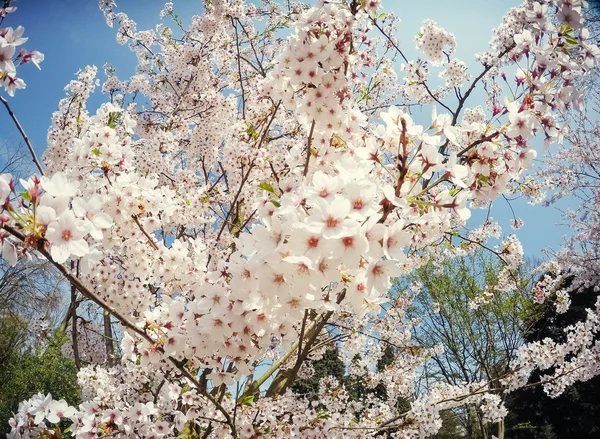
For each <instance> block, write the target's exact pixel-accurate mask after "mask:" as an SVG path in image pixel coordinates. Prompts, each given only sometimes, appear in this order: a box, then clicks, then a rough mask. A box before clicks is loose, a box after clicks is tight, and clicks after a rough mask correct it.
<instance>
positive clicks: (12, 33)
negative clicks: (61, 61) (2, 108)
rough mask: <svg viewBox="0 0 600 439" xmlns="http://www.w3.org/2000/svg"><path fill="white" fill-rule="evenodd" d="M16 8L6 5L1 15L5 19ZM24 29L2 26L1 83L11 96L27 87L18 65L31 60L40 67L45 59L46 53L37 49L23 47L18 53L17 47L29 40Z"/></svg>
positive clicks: (0, 38)
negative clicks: (18, 71)
mask: <svg viewBox="0 0 600 439" xmlns="http://www.w3.org/2000/svg"><path fill="white" fill-rule="evenodd" d="M8 3H10V2H8ZM16 9H17V8H16V7H15V6H7V7H4V8H2V15H0V17H2V19H4V17H6V16H7V15H8V14H11V13H13V12H15V11H16ZM24 31H25V29H24V28H23V26H18V27H17V28H16V29H13V28H12V27H0V85H2V86H3V87H4V90H5V91H6V92H7V93H8V95H9V96H14V95H15V91H16V90H18V89H20V88H25V81H23V80H22V79H21V78H19V77H17V67H18V66H20V65H22V64H27V63H29V62H31V63H33V64H35V66H36V67H37V68H38V69H39V68H40V63H41V62H42V61H43V60H44V55H43V54H42V53H40V52H38V51H37V50H33V51H31V52H28V51H27V50H25V49H23V48H21V49H19V51H18V53H17V48H18V47H19V46H21V45H23V44H24V43H25V42H27V38H25V37H23V33H24Z"/></svg>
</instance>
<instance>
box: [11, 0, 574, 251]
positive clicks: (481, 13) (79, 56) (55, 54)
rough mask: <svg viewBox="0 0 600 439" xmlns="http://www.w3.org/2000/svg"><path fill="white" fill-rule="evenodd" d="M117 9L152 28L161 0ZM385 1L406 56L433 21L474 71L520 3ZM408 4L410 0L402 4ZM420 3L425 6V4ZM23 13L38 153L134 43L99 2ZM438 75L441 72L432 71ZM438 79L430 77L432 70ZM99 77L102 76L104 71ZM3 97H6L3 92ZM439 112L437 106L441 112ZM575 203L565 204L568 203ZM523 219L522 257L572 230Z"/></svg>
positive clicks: (127, 69) (23, 72) (27, 121)
mask: <svg viewBox="0 0 600 439" xmlns="http://www.w3.org/2000/svg"><path fill="white" fill-rule="evenodd" d="M117 4H118V6H119V10H121V11H125V12H126V13H127V14H129V16H130V17H131V18H132V19H134V20H135V21H136V22H137V23H138V29H148V28H153V27H154V26H155V24H156V23H157V22H158V20H159V16H158V14H159V12H160V10H161V9H162V6H163V4H164V2H163V1H162V0H120V1H119V0H117ZM383 4H384V6H386V7H388V8H390V7H393V8H395V11H396V13H397V14H398V15H399V16H400V18H401V19H402V22H401V24H400V30H399V33H398V35H397V36H398V37H399V39H400V45H401V48H402V49H403V50H404V51H405V54H406V56H407V57H408V59H416V58H417V57H418V53H417V51H416V50H415V47H414V41H413V39H414V35H415V34H416V33H417V31H418V29H419V27H420V26H421V23H422V22H423V20H424V19H426V18H430V19H433V20H435V21H437V22H438V24H439V25H440V26H442V27H444V28H445V29H447V30H448V31H450V32H453V33H454V34H455V36H456V40H457V50H456V56H457V57H458V58H460V59H462V60H463V61H465V62H466V63H467V64H468V65H469V66H472V67H473V70H472V72H471V73H472V74H474V75H477V74H478V72H479V68H478V67H477V64H476V63H475V62H474V61H473V54H475V53H477V52H483V51H485V50H487V48H488V42H489V39H490V35H491V29H492V28H493V27H496V26H497V25H498V24H499V23H500V20H501V17H502V15H503V14H504V13H505V12H506V11H507V10H508V9H509V8H510V7H511V6H515V5H517V4H518V2H517V1H514V0H502V1H490V0H463V1H460V2H457V1H451V0H427V1H423V2H420V3H414V2H410V5H411V6H410V7H408V6H396V5H398V4H400V2H399V1H397V0H384V2H383ZM401 4H402V5H408V4H409V2H402V3H401ZM421 4H422V6H421ZM16 5H17V6H18V8H19V9H18V11H17V12H16V13H15V14H13V15H11V16H9V17H8V18H7V19H6V20H5V22H4V25H5V26H13V27H16V26H18V25H23V26H24V27H25V36H27V37H29V41H28V42H27V43H26V44H25V46H24V47H25V48H27V49H28V50H38V51H40V52H42V53H44V55H45V57H46V59H45V61H44V62H43V63H42V64H41V67H42V70H41V71H38V70H37V69H36V68H35V67H34V66H33V65H26V66H22V67H21V68H20V69H19V74H20V76H21V77H23V79H24V80H25V81H26V83H27V88H26V89H25V90H18V91H17V93H16V96H15V97H14V98H12V99H9V101H10V103H11V106H12V107H13V110H14V111H15V113H16V114H17V117H18V118H19V119H20V121H21V124H22V125H23V127H24V128H25V130H26V131H27V133H28V135H29V137H30V138H31V141H32V143H33V145H34V147H35V148H36V150H37V152H38V154H39V155H40V156H41V154H42V153H43V151H44V149H45V139H46V130H47V128H48V126H49V125H50V117H51V115H52V112H53V111H54V110H55V109H56V106H57V104H58V101H59V100H60V99H61V98H62V97H64V90H63V89H64V87H65V85H66V84H67V83H68V82H69V81H70V80H71V79H73V78H74V75H75V73H76V72H77V70H79V69H81V68H83V67H85V66H86V65H88V64H94V65H96V66H98V68H99V71H101V69H102V66H103V65H104V64H105V63H107V62H110V63H112V64H113V65H114V66H115V67H116V69H117V75H118V76H119V77H120V78H121V79H125V78H127V77H129V76H130V75H131V74H133V73H134V69H135V57H134V55H133V53H132V52H130V50H129V48H128V47H126V46H120V45H119V44H117V43H116V41H115V35H116V29H114V28H113V29H111V28H109V27H108V26H107V25H106V22H105V20H104V17H103V15H102V13H101V12H100V10H99V9H98V2H97V0H60V1H58V0H55V1H48V0H20V1H17V2H16ZM174 5H175V11H176V12H177V14H178V15H179V16H180V17H181V18H182V19H183V20H184V23H185V22H189V20H190V18H191V16H192V15H200V14H201V12H202V6H201V2H200V1H199V0H174ZM432 72H436V73H437V70H432ZM432 76H433V75H432ZM100 78H101V79H102V75H100ZM0 93H2V95H3V96H6V94H5V93H4V92H0ZM482 96H483V95H482V94H481V93H479V94H477V93H474V94H473V95H472V98H471V102H470V105H472V106H474V105H477V104H480V103H482V102H483V98H482ZM102 101H103V96H102V95H101V93H100V92H99V91H98V92H97V93H96V95H95V97H94V98H93V99H92V100H91V101H90V104H91V105H90V106H91V108H90V110H93V107H94V106H97V105H98V104H99V103H101V102H102ZM0 110H2V111H0V141H4V140H7V139H8V140H11V141H14V142H15V143H17V142H18V141H19V139H20V138H19V135H18V133H17V132H16V130H15V129H14V127H13V125H12V123H11V121H10V119H9V118H8V116H7V114H6V112H5V111H4V108H0ZM419 111H420V110H418V109H417V110H416V111H415V113H416V114H415V119H416V120H423V121H424V122H425V121H428V120H430V119H429V118H430V108H429V107H427V108H424V109H423V112H422V114H419ZM439 111H440V109H438V112H439ZM569 204H571V207H575V203H573V202H571V203H568V202H567V203H562V204H561V206H562V207H565V206H568V205H569ZM513 209H514V210H515V213H516V215H517V216H518V217H521V218H523V220H524V221H525V227H524V228H523V229H522V230H520V231H519V232H518V233H517V235H518V236H519V238H520V239H521V241H522V242H523V244H524V247H525V254H526V255H530V256H539V255H540V250H541V249H542V248H544V247H548V246H551V247H553V248H554V249H557V248H558V247H559V245H560V243H561V242H562V236H563V235H565V234H567V233H568V232H569V229H568V228H566V227H558V226H556V223H558V222H560V214H559V213H558V212H557V211H556V209H555V208H553V207H551V208H542V207H541V206H538V207H535V208H532V207H531V206H528V205H527V204H526V202H524V201H521V200H519V201H515V202H513ZM486 215H487V211H474V212H473V217H474V220H475V221H474V223H480V222H481V221H482V220H483V219H485V217H486ZM491 216H493V217H494V218H495V219H497V220H498V221H500V224H501V225H502V226H503V228H504V231H505V233H510V232H511V230H510V228H509V222H508V221H509V219H510V218H512V213H511V211H510V208H509V206H508V204H507V203H506V202H505V201H504V200H502V199H500V200H498V201H497V202H496V205H495V206H494V208H493V209H492V212H491Z"/></svg>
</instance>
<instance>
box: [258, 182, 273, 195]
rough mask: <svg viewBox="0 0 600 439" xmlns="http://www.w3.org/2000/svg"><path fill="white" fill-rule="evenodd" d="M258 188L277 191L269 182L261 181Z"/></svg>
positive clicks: (271, 191)
mask: <svg viewBox="0 0 600 439" xmlns="http://www.w3.org/2000/svg"><path fill="white" fill-rule="evenodd" d="M258 188H259V189H262V190H263V191H267V192H270V193H272V194H274V193H275V189H273V186H271V185H270V184H269V183H261V184H259V185H258Z"/></svg>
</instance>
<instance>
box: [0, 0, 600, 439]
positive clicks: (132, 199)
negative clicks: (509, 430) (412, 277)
mask: <svg viewBox="0 0 600 439" xmlns="http://www.w3.org/2000/svg"><path fill="white" fill-rule="evenodd" d="M582 3H584V2H582V1H580V0H562V1H558V0H541V1H531V0H527V1H525V2H524V3H523V4H522V5H521V6H519V7H517V8H513V9H511V10H510V11H509V12H508V13H507V15H506V16H505V17H504V19H503V20H502V22H501V23H500V25H499V26H498V27H497V28H496V29H495V30H494V31H493V33H492V38H491V41H490V48H489V50H488V51H487V52H485V53H480V54H477V55H476V59H477V65H478V67H477V68H474V69H470V68H469V67H468V66H467V64H466V63H465V62H464V61H463V60H460V59H458V58H456V56H455V55H454V51H455V47H456V44H457V42H456V41H455V37H454V35H453V34H452V33H450V32H448V31H446V30H444V29H442V28H440V27H439V26H438V25H437V24H436V23H435V22H433V21H426V22H424V23H423V25H422V26H421V27H420V28H419V29H416V28H415V31H416V33H417V34H416V35H417V36H416V38H415V43H416V46H417V49H418V50H419V51H420V52H421V53H422V58H421V59H418V60H416V61H412V60H408V59H407V58H406V56H405V54H404V52H403V51H402V46H401V44H400V42H399V41H398V40H397V39H396V38H395V36H394V32H395V30H396V29H397V27H398V25H399V18H398V17H397V16H396V15H395V14H394V13H393V12H388V13H383V12H382V11H381V9H382V5H381V2H380V1H379V0H366V1H365V0H349V1H339V2H324V1H319V2H317V4H316V5H314V6H309V5H306V4H302V3H293V2H282V3H281V4H280V3H276V2H273V1H267V0H264V1H262V2H254V3H250V2H247V3H246V2H244V1H243V0H212V1H209V0H206V1H205V2H204V6H205V12H204V14H203V15H202V16H195V17H192V20H191V25H190V26H188V27H185V26H184V25H183V22H182V21H181V20H180V19H179V17H178V16H177V15H176V13H175V12H174V10H173V5H172V4H170V3H167V4H166V5H165V7H164V9H163V11H162V13H161V16H162V20H161V23H160V24H159V25H158V26H157V27H156V28H155V29H154V30H141V31H140V30H138V29H137V27H136V23H135V22H134V21H132V20H131V19H130V18H129V17H128V16H127V15H126V14H125V13H124V12H118V10H117V9H116V5H115V4H114V3H113V1H112V0H101V1H100V8H101V9H102V11H103V12H104V15H105V17H106V20H107V23H108V25H109V26H115V27H116V28H117V41H118V42H119V43H121V44H128V45H129V46H130V47H131V49H132V51H133V52H134V53H135V55H136V57H137V62H138V66H137V71H136V73H135V74H134V75H133V76H132V77H131V78H129V79H126V80H122V79H119V78H118V77H117V76H116V73H115V72H114V71H113V70H112V69H110V68H106V75H107V79H106V80H105V81H104V82H103V84H102V86H101V87H102V91H103V92H104V93H106V94H107V96H108V98H109V99H107V102H105V103H104V104H102V105H101V106H100V107H99V108H98V109H97V110H96V111H95V113H93V114H92V113H90V112H89V111H88V109H87V101H88V99H89V97H90V95H91V94H92V93H93V92H94V90H95V89H96V87H98V86H99V85H100V81H99V79H97V69H96V68H95V67H93V66H88V67H86V68H84V69H83V70H81V71H80V72H79V73H78V75H77V79H75V80H73V81H71V83H70V84H69V85H68V86H67V88H66V90H67V95H66V97H65V98H64V99H62V100H61V101H60V103H59V106H58V110H57V111H56V112H55V113H54V115H53V117H52V125H51V127H50V129H49V131H48V137H47V141H48V146H47V149H46V152H45V154H44V157H43V163H44V166H42V164H41V163H40V162H39V161H38V160H37V159H36V158H35V154H33V148H31V153H32V156H33V158H34V161H35V163H36V164H37V166H38V170H39V174H37V175H33V176H31V178H29V179H28V180H21V181H20V182H15V181H13V179H12V177H11V176H10V175H8V174H3V175H2V176H0V200H2V215H1V216H0V225H1V227H2V234H1V236H0V238H1V239H2V257H4V258H5V259H7V260H8V261H9V262H11V263H14V262H15V261H16V260H17V259H18V258H20V257H28V256H29V255H31V254H34V253H35V254H38V255H41V256H43V257H45V258H47V259H48V260H49V261H50V262H51V263H52V264H53V265H54V266H55V267H56V268H57V270H59V272H60V273H61V274H62V275H63V276H65V277H66V278H67V279H68V280H69V282H70V284H71V286H72V298H73V299H74V300H77V299H78V298H85V299H86V300H89V301H91V302H93V303H94V304H95V305H96V306H97V307H99V308H100V309H101V310H103V311H104V312H106V315H110V316H111V318H112V319H114V320H115V321H118V324H119V326H120V331H122V341H121V345H120V351H121V355H120V361H119V362H118V364H113V363H112V362H107V363H105V364H97V363H96V364H94V363H91V364H89V365H88V366H86V367H82V368H81V369H80V372H79V384H80V386H81V388H82V398H83V400H84V401H85V402H84V403H83V404H81V405H80V406H79V407H69V406H68V405H67V404H66V403H65V402H64V401H55V400H53V399H52V397H51V395H37V396H34V397H32V398H31V399H30V400H28V401H24V402H23V403H22V404H21V406H20V407H19V410H18V413H16V414H15V417H14V418H13V419H12V421H11V425H12V427H13V430H12V432H11V437H13V438H21V437H35V436H37V435H39V434H45V432H52V431H54V432H57V431H58V429H59V428H60V426H59V425H58V424H59V421H61V422H62V423H61V424H60V425H64V424H63V423H64V422H67V423H68V424H70V426H69V431H70V432H71V434H72V435H74V436H75V437H80V438H84V437H143V438H160V437H177V436H181V435H185V436H187V437H205V438H208V437H214V438H217V437H219V438H221V437H231V438H239V437H256V438H257V437H291V436H298V437H307V438H308V437H315V438H320V437H372V436H373V435H375V434H378V433H380V432H382V431H386V432H388V433H389V435H390V436H391V437H397V438H415V437H427V436H430V435H432V434H435V433H436V431H438V429H439V428H440V426H441V418H440V415H439V413H440V410H443V409H449V408H452V407H456V406H459V405H462V404H465V403H468V404H475V405H478V406H480V407H481V410H482V413H483V414H484V416H485V417H486V420H488V421H490V422H500V421H501V420H502V419H503V417H504V416H505V415H506V409H505V408H504V407H503V405H502V399H501V397H500V395H499V393H501V392H509V391H512V390H514V389H517V388H520V387H523V386H526V385H529V384H528V378H529V376H530V374H531V373H532V371H534V370H538V369H541V370H544V369H547V368H550V367H554V369H555V370H556V373H555V374H554V375H553V376H550V377H548V378H547V379H545V380H544V381H543V382H540V383H539V385H543V386H545V387H546V388H547V389H549V391H551V392H560V391H561V390H562V389H564V386H566V385H568V384H569V383H570V382H573V381H576V380H585V379H587V378H589V377H591V376H593V375H595V374H598V366H599V360H598V358H599V356H598V347H597V346H595V345H594V342H593V338H594V337H593V334H594V333H595V332H596V331H597V330H598V323H599V316H598V313H597V311H596V312H592V311H591V312H590V313H589V315H588V320H587V321H586V322H584V323H582V324H581V325H580V326H577V327H575V328H574V329H573V330H572V332H571V333H570V336H569V342H568V343H566V344H563V345H560V346H558V345H554V344H552V342H545V343H538V344H531V345H526V346H524V347H523V348H522V349H521V350H520V351H519V353H518V358H517V360H516V361H515V363H514V365H513V366H512V367H511V368H510V371H509V373H507V375H506V376H504V377H502V381H501V382H502V385H501V386H498V384H497V383H495V384H494V385H491V383H487V382H472V383H464V384H462V385H436V386H435V387H433V388H431V389H428V391H427V392H426V393H419V394H415V376H416V373H417V371H418V369H419V368H420V367H422V366H423V365H424V364H425V363H426V362H427V361H428V360H429V359H430V358H431V356H432V354H433V353H434V351H432V350H431V349H416V348H414V344H413V342H412V341H411V339H410V334H411V331H410V329H411V327H412V326H413V325H415V324H417V322H416V321H414V320H411V319H408V318H407V317H406V310H407V308H408V306H409V305H410V301H409V300H407V298H406V296H405V295H400V296H398V295H391V294H389V293H388V289H389V287H390V285H391V280H392V279H393V278H395V277H397V276H400V275H403V274H407V273H410V272H411V271H412V270H414V269H415V268H417V267H420V266H422V265H423V264H425V263H427V261H429V260H430V259H431V258H434V259H435V260H438V261H440V262H441V261H443V260H446V259H448V258H452V257H454V256H456V255H464V254H467V253H469V252H473V251H475V249H477V248H478V247H486V248H488V249H490V250H492V251H494V252H495V253H496V254H497V255H498V257H500V258H501V260H502V262H503V264H504V269H503V270H502V272H501V273H500V276H499V277H500V279H499V281H498V285H496V291H502V290H503V288H504V289H510V288H511V282H512V281H513V279H512V277H511V273H512V270H514V269H515V268H516V267H517V266H518V265H519V263H520V261H521V257H522V253H523V251H522V247H521V245H520V244H519V242H518V240H517V239H516V238H515V237H514V236H508V237H506V238H505V239H504V240H503V241H502V243H501V244H500V245H499V246H497V248H496V249H493V248H491V247H490V246H488V244H487V239H488V238H490V237H499V236H501V232H500V230H499V227H498V225H497V224H496V223H494V222H492V221H486V222H485V223H483V224H482V225H481V226H480V227H477V228H475V229H472V230H468V229H467V228H466V222H467V220H468V219H469V218H470V216H471V209H474V208H480V207H487V206H488V205H489V204H490V203H491V202H492V201H493V200H494V199H496V198H497V197H499V196H501V195H505V194H513V193H515V192H517V191H520V192H522V193H523V194H525V195H526V196H528V197H530V198H531V199H532V201H539V200H540V199H541V198H542V184H541V183H540V182H538V181H536V180H535V179H534V178H533V177H532V176H529V175H528V173H527V171H528V170H529V169H530V168H531V166H532V160H533V159H534V158H535V157H536V155H537V152H536V149H535V148H534V144H535V139H538V138H540V137H541V138H543V140H544V142H545V144H546V145H549V144H551V143H554V142H562V139H563V137H564V136H565V134H566V133H567V126H566V125H564V124H563V123H562V122H560V119H559V117H558V116H559V115H560V114H562V113H564V112H565V111H567V110H570V109H572V108H574V109H580V108H581V107H582V105H583V93H582V91H581V90H579V89H577V88H576V87H574V86H573V84H574V81H575V80H576V79H577V78H579V77H582V76H585V75H587V74H588V73H589V72H590V71H591V70H592V69H593V68H594V66H595V64H596V59H597V57H598V53H599V51H598V48H597V47H596V46H594V45H593V44H591V43H590V42H589V41H588V40H587V36H588V32H587V31H586V29H585V27H584V23H583V19H582V7H583V6H584V5H583V4H582ZM0 11H1V13H0V16H1V17H2V19H4V17H5V16H7V15H8V14H9V13H11V12H14V8H12V7H11V6H8V7H5V8H3V9H2V10H0ZM551 17H553V19H552V20H551ZM167 23H169V24H167ZM22 34H23V29H22V28H17V29H16V30H15V29H13V28H3V29H2V30H0V78H2V81H3V82H2V84H3V86H4V87H5V89H6V91H7V93H8V94H9V95H12V94H13V93H14V92H15V90H16V89H18V88H21V87H22V86H24V84H23V83H22V81H20V80H19V79H18V77H17V76H16V70H17V64H19V63H20V64H23V63H26V62H28V61H31V62H34V63H36V64H37V63H38V62H39V61H41V60H42V59H43V56H42V55H41V54H38V53H37V52H26V51H24V50H21V51H20V52H19V55H18V56H17V57H16V58H13V56H14V54H15V53H16V48H17V47H19V46H20V45H22V44H23V43H24V42H25V39H24V38H23V37H22ZM397 61H398V62H400V61H402V62H403V63H402V66H401V68H400V71H398V72H397V71H396V69H395V66H396V64H397V63H396V62H397ZM515 68H517V69H518V70H517V75H516V78H514V79H511V78H510V76H512V73H511V72H513V71H514V70H515ZM434 69H438V70H439V73H438V76H439V78H440V79H441V81H437V80H436V79H434V78H432V71H433V70H434ZM440 84H441V85H440ZM477 87H485V90H486V91H487V99H486V102H485V106H470V105H472V104H471V103H470V101H469V98H470V96H471V94H472V93H473V91H474V90H475V89H476V88H477ZM2 102H3V103H4V104H5V106H6V108H7V109H8V110H9V112H10V115H11V117H12V118H13V120H14V122H15V124H16V125H17V127H18V128H19V129H20V130H21V132H22V134H23V136H24V139H25V140H26V141H27V137H26V135H25V133H24V131H23V130H22V128H21V126H20V125H19V123H18V119H17V117H16V115H14V113H13V112H12V111H11V110H10V106H9V104H8V101H6V99H4V98H3V101H2ZM414 106H423V107H427V108H430V109H431V119H430V122H428V123H427V124H426V125H428V126H422V125H419V124H417V123H415V121H414V120H413V118H412V117H411V115H410V109H411V108H412V107H414ZM17 187H19V188H17ZM75 320H76V319H75V318H74V319H73V321H75ZM74 328H76V325H75V326H74ZM73 339H74V340H75V339H76V337H75V336H74V337H73ZM332 344H336V345H337V346H338V348H339V350H340V352H341V353H342V355H343V358H345V359H346V361H347V363H348V373H350V374H352V375H354V376H356V377H358V378H360V379H362V380H363V381H364V382H365V383H366V385H367V386H372V387H375V386H377V385H379V383H381V382H383V383H384V384H385V387H386V398H385V399H375V398H373V397H372V396H370V395H371V394H370V393H366V394H365V396H364V398H363V399H361V400H360V401H349V399H348V393H347V391H346V390H345V389H344V387H343V385H342V384H341V383H339V382H337V381H336V380H335V379H334V378H331V377H330V378H327V379H324V380H322V382H321V384H320V399H319V400H318V401H317V402H314V401H308V400H306V399H304V398H303V397H302V396H301V395H296V394H294V393H292V392H291V390H290V386H291V384H292V383H293V382H294V380H295V379H296V377H297V376H298V375H299V374H301V373H302V370H303V367H306V363H307V360H308V359H315V358H318V357H319V355H322V354H323V352H324V351H325V349H326V348H327V347H328V346H331V345H332ZM386 346H388V347H389V346H391V347H393V352H394V359H393V362H392V363H391V364H389V365H388V366H387V369H386V370H385V371H378V370H377V368H376V367H375V366H376V364H377V362H378V360H379V359H380V358H381V357H382V355H383V354H384V351H385V348H386ZM433 349H437V348H433ZM73 350H74V351H76V350H77V344H75V345H74V346H73ZM356 358H359V359H360V360H359V361H353V362H350V360H351V359H356ZM573 358H575V359H576V360H573ZM399 398H409V399H410V400H411V401H412V402H411V407H410V410H409V411H406V412H402V413H400V412H399V411H398V410H397V408H396V407H397V404H396V403H397V401H398V399H399ZM63 433H65V432H64V431H63V432H61V434H63Z"/></svg>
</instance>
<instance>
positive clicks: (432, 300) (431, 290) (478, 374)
mask: <svg viewBox="0 0 600 439" xmlns="http://www.w3.org/2000/svg"><path fill="white" fill-rule="evenodd" d="M502 267H503V263H502V262H501V261H500V260H499V259H498V257H497V256H496V255H493V254H492V253H490V252H489V251H487V250H478V251H476V252H475V253H473V254H469V255H466V256H463V257H457V258H455V259H452V260H449V261H447V262H445V263H443V264H442V265H439V264H436V263H434V262H433V261H432V262H430V263H428V264H427V265H425V266H423V267H421V268H419V269H417V270H415V272H414V273H412V274H411V275H409V276H407V277H406V278H404V279H400V280H398V281H397V282H396V283H395V284H394V287H393V288H394V289H395V290H396V292H397V294H399V295H402V294H404V295H408V296H410V297H411V300H412V306H411V307H410V308H409V310H408V316H409V317H411V318H412V319H414V320H415V321H416V324H415V326H414V329H413V338H414V340H415V341H416V342H417V344H418V345H419V346H421V347H423V348H428V349H431V350H432V351H433V352H435V353H434V354H433V355H432V357H431V360H430V361H429V362H428V363H426V364H425V366H424V368H423V370H422V374H421V376H420V382H421V386H422V388H428V387H430V386H432V385H435V383H440V382H442V383H448V384H452V385H460V384H461V383H464V382H490V383H492V386H496V387H499V386H500V383H499V380H500V378H502V377H503V376H505V375H506V374H507V373H508V371H509V365H510V362H511V361H512V360H513V359H514V357H515V354H516V351H517V349H518V347H519V346H521V345H522V344H523V341H524V340H523V338H522V336H521V334H522V332H523V330H524V325H526V321H527V319H534V317H533V316H532V315H531V313H532V312H536V310H535V309H534V307H533V302H532V299H531V296H530V293H529V292H530V290H531V285H532V278H531V276H530V275H528V273H527V269H526V268H525V267H524V266H523V267H520V268H519V269H518V270H512V272H511V274H512V277H513V279H512V282H511V284H510V285H511V288H510V289H508V290H507V289H506V288H505V287H501V285H500V282H499V277H498V276H499V273H500V272H501V269H502ZM494 383H495V384H494ZM452 413H453V414H454V416H455V417H456V419H457V422H458V423H459V424H460V425H461V427H462V429H463V431H464V432H465V433H466V436H467V437H469V438H486V437H490V435H491V434H497V433H496V432H495V431H491V428H492V427H491V426H490V425H488V423H487V422H486V421H485V420H484V417H483V415H482V413H481V410H479V409H478V408H477V406H475V405H466V406H464V407H462V408H459V409H454V410H453V411H452Z"/></svg>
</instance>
